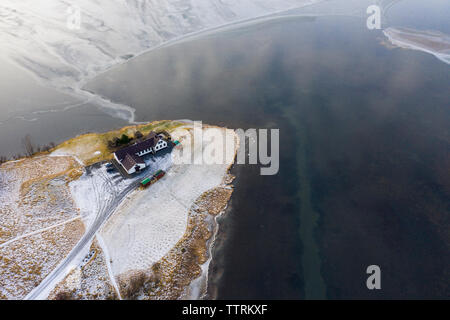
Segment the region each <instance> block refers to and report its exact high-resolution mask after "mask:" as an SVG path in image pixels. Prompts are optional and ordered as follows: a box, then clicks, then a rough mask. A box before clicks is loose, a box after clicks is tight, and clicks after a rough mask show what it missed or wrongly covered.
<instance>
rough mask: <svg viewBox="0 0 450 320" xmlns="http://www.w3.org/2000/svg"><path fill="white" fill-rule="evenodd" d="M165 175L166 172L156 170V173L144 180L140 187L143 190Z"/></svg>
mask: <svg viewBox="0 0 450 320" xmlns="http://www.w3.org/2000/svg"><path fill="white" fill-rule="evenodd" d="M165 175H166V172H165V171H164V170H158V171H156V172H155V173H154V174H153V175H152V176H151V177H148V178H145V179H144V180H142V181H141V186H142V187H143V188H147V187H149V186H151V185H152V184H154V183H155V182H157V181H158V180H160V179H161V178H162V177H164V176H165Z"/></svg>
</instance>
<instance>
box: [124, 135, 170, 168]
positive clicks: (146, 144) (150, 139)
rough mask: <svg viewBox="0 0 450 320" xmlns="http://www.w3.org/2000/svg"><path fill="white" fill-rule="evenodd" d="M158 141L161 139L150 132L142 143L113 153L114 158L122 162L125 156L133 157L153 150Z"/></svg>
mask: <svg viewBox="0 0 450 320" xmlns="http://www.w3.org/2000/svg"><path fill="white" fill-rule="evenodd" d="M160 139H161V138H160V137H159V136H158V135H157V134H156V133H155V132H153V131H152V132H150V134H149V135H148V136H147V138H146V139H145V140H144V141H142V142H138V143H135V144H132V145H131V146H128V147H125V148H122V149H120V150H117V151H116V152H115V154H116V157H117V159H119V161H120V162H123V161H124V159H125V157H126V155H127V154H130V155H135V154H137V153H139V152H141V151H143V150H147V149H149V148H153V147H154V146H156V144H157V143H158V141H159V140H160Z"/></svg>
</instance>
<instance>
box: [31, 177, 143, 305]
mask: <svg viewBox="0 0 450 320" xmlns="http://www.w3.org/2000/svg"><path fill="white" fill-rule="evenodd" d="M99 172H100V174H101V175H102V178H103V180H104V181H105V185H106V188H107V190H108V189H109V191H110V194H111V196H110V197H109V198H108V199H107V201H103V199H97V200H98V201H97V203H98V204H100V208H98V212H97V216H96V218H95V220H94V222H93V223H92V225H91V226H90V228H89V230H88V231H87V232H86V233H85V234H84V235H83V237H82V238H81V240H80V241H79V242H78V243H77V244H76V245H75V247H74V248H73V249H72V251H70V253H69V254H68V255H67V257H66V258H65V259H64V260H63V262H61V263H60V264H59V265H58V266H57V267H56V268H55V269H54V270H53V271H52V272H51V273H50V274H49V275H48V276H47V277H46V278H45V279H44V280H43V281H42V282H41V283H40V284H39V286H37V287H36V288H34V289H33V291H31V292H30V293H29V294H28V295H27V296H26V297H25V299H26V300H35V299H38V298H39V295H40V294H41V293H42V292H43V291H44V290H45V289H46V288H47V287H48V286H49V285H51V284H52V283H53V281H55V279H57V278H58V276H60V274H61V272H64V271H65V270H66V268H67V267H69V266H70V265H71V263H72V262H73V260H74V259H75V258H76V257H77V256H78V255H79V254H80V252H81V250H83V249H84V247H85V246H86V245H89V244H90V242H91V241H92V239H93V238H94V236H95V234H96V233H97V231H98V230H99V229H100V227H101V226H102V225H103V223H104V222H105V221H106V220H108V218H109V217H110V216H111V214H112V213H113V212H114V210H116V208H117V207H118V206H119V204H120V203H121V202H122V200H123V199H124V198H125V197H126V196H127V194H128V193H130V192H131V191H133V190H134V189H136V188H137V187H138V186H139V183H140V179H139V178H136V181H133V182H132V183H131V184H130V185H129V186H127V187H126V188H125V189H124V190H122V191H120V192H119V190H118V188H117V187H116V186H115V185H114V183H113V182H112V181H111V180H110V179H109V177H106V176H105V175H104V173H102V172H101V171H100V170H99ZM94 189H95V186H94ZM96 194H97V196H99V195H100V194H99V193H98V192H96Z"/></svg>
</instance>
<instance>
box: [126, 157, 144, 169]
mask: <svg viewBox="0 0 450 320" xmlns="http://www.w3.org/2000/svg"><path fill="white" fill-rule="evenodd" d="M137 164H145V161H144V160H142V158H141V157H139V156H137V155H134V154H129V153H128V154H127V155H126V156H125V158H124V159H123V160H122V166H123V167H124V168H125V169H126V170H127V171H128V170H130V169H132V168H134V167H135V166H136V165H137Z"/></svg>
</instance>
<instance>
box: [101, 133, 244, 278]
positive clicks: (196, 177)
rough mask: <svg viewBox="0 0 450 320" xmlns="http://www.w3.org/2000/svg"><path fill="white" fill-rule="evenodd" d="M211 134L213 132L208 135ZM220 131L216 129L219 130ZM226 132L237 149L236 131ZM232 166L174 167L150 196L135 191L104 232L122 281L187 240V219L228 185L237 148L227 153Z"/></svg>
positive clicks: (181, 136) (176, 135)
mask: <svg viewBox="0 0 450 320" xmlns="http://www.w3.org/2000/svg"><path fill="white" fill-rule="evenodd" d="M187 129H189V127H185V128H179V129H176V130H175V132H173V133H172V135H173V137H174V139H177V140H180V141H181V143H182V148H187V145H186V144H183V142H184V141H186V140H185V138H186V137H187V136H190V135H191V134H192V132H191V130H187ZM204 130H209V129H204ZM216 130H217V129H216ZM219 130H221V131H222V132H223V133H224V134H225V135H224V136H225V137H226V140H227V143H228V145H234V146H236V145H237V142H236V139H237V136H236V135H235V133H234V131H232V130H225V129H219ZM212 143H215V141H211V142H209V141H204V143H203V145H200V144H198V145H196V146H195V147H194V148H192V150H188V152H189V151H190V152H196V151H198V149H199V148H200V150H203V151H204V150H207V149H208V148H209V147H211V146H210V144H212ZM226 151H227V152H228V153H230V154H231V156H227V157H226V159H228V161H229V162H224V163H223V164H214V165H206V164H205V165H195V164H177V163H176V162H174V163H172V165H171V167H170V169H169V168H165V169H166V170H167V174H166V176H165V177H164V178H162V179H161V180H160V181H158V182H157V183H156V184H154V185H152V186H151V187H149V188H148V189H145V190H136V191H135V192H133V193H131V194H130V196H129V199H127V200H126V201H124V202H123V203H122V204H121V205H120V206H119V207H118V209H117V210H116V212H115V213H114V215H113V216H112V217H111V218H110V220H109V221H108V222H107V223H106V225H105V226H104V228H103V229H102V231H101V236H102V238H103V239H104V242H105V244H106V246H107V248H108V252H109V254H110V256H111V258H112V260H113V263H112V270H113V273H114V275H115V276H116V277H117V276H119V275H121V274H124V273H126V272H128V271H134V270H146V269H149V268H150V267H151V266H152V265H153V264H154V263H155V262H157V261H158V260H160V259H161V258H162V257H164V255H166V254H167V253H168V252H169V250H171V249H172V248H173V247H174V246H175V245H176V244H177V242H178V241H179V240H180V239H182V237H183V235H184V234H185V232H186V228H187V220H188V213H189V210H190V209H191V207H192V205H193V204H194V202H195V201H196V200H197V199H198V198H199V197H200V196H201V195H202V194H203V193H205V192H206V191H208V190H211V189H214V188H216V187H219V186H221V185H223V184H224V179H225V177H226V175H227V171H228V167H229V166H230V165H231V163H232V161H233V158H234V154H235V152H236V150H235V148H229V149H227V150H226Z"/></svg>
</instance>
